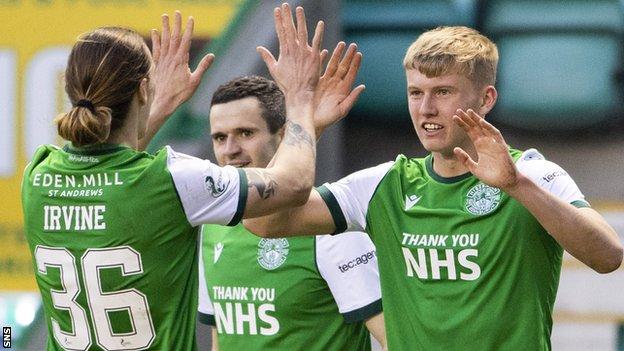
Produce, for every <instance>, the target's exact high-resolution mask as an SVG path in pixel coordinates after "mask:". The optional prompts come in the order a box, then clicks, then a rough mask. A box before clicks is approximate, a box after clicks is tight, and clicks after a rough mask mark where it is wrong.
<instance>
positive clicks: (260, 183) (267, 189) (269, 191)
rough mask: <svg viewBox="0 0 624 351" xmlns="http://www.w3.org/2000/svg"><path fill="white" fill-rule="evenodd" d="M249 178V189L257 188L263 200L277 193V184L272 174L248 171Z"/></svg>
mask: <svg viewBox="0 0 624 351" xmlns="http://www.w3.org/2000/svg"><path fill="white" fill-rule="evenodd" d="M246 172H247V178H248V180H249V183H248V184H249V185H248V187H249V188H252V187H253V188H256V190H258V195H260V198H262V199H263V200H266V199H268V198H270V197H271V196H273V195H275V192H276V191H277V182H276V181H275V179H274V178H273V176H272V175H271V173H269V172H266V171H262V170H255V169H254V170H247V171H246Z"/></svg>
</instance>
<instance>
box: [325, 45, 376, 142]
mask: <svg viewBox="0 0 624 351" xmlns="http://www.w3.org/2000/svg"><path fill="white" fill-rule="evenodd" d="M345 47H346V44H345V43H344V42H340V43H338V45H336V48H335V49H334V52H333V53H332V56H331V58H330V59H329V62H328V63H327V68H326V69H325V73H324V74H323V75H322V76H321V78H320V79H319V83H318V86H317V88H316V95H315V100H316V111H315V112H314V126H315V128H316V131H317V132H316V135H317V136H318V135H320V133H321V132H322V131H323V130H324V129H325V128H326V127H328V126H329V125H331V124H333V123H335V122H337V121H339V120H341V119H342V118H344V117H345V116H346V115H347V113H349V111H350V110H351V108H352V107H353V105H354V104H355V102H356V101H357V99H358V97H359V96H360V94H361V93H362V91H364V88H365V86H364V85H358V86H357V87H355V88H354V89H352V87H353V84H354V83H355V78H356V77H357V72H358V70H359V69H360V64H361V63H362V53H361V52H357V45H355V44H351V45H349V48H348V49H347V52H346V53H345ZM343 54H344V56H343ZM323 56H325V51H324V52H323ZM341 57H342V60H341V59H340V58H341Z"/></svg>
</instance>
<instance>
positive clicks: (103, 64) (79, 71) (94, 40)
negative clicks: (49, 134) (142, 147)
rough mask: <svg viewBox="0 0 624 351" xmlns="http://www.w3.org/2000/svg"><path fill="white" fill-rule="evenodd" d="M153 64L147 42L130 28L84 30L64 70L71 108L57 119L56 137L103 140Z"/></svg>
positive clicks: (80, 143)
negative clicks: (85, 31) (57, 134)
mask: <svg viewBox="0 0 624 351" xmlns="http://www.w3.org/2000/svg"><path fill="white" fill-rule="evenodd" d="M151 67H152V59H151V55H150V53H149V50H148V48H147V45H145V42H144V40H143V38H141V36H140V35H139V34H138V33H137V32H135V31H133V30H131V29H126V28H120V27H103V28H98V29H96V30H94V31H92V32H88V33H85V34H82V35H81V36H80V37H79V38H78V41H77V42H76V44H74V47H73V48H72V51H71V53H70V55H69V60H68V63H67V69H66V70H65V91H66V92H67V95H68V96H69V100H70V101H71V103H72V106H73V108H72V109H71V110H70V111H69V112H66V113H62V114H60V115H58V116H57V117H56V119H55V122H56V124H57V128H58V133H59V135H60V136H61V137H62V138H64V139H66V140H69V141H71V142H72V144H73V145H75V146H88V145H94V144H98V143H103V142H105V141H106V140H107V139H108V137H109V136H110V133H111V132H112V131H114V130H116V129H118V128H120V127H121V126H122V125H123V123H124V120H125V118H126V116H127V114H128V111H129V109H130V104H131V102H132V98H133V97H134V94H135V93H136V92H137V91H138V90H139V87H140V84H141V81H142V80H143V79H144V78H147V77H148V75H149V71H150V69H151Z"/></svg>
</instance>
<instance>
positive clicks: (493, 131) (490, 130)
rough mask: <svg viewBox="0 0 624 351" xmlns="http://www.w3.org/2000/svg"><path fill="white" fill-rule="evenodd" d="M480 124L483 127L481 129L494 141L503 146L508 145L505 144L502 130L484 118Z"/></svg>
mask: <svg viewBox="0 0 624 351" xmlns="http://www.w3.org/2000/svg"><path fill="white" fill-rule="evenodd" d="M479 124H480V125H481V127H482V128H483V129H484V130H485V132H486V133H485V134H486V135H488V136H490V137H492V138H494V140H496V142H498V143H501V144H506V143H505V139H504V138H503V135H502V134H501V132H500V130H498V129H497V128H496V127H494V126H493V125H492V124H491V123H490V122H488V121H486V120H485V119H484V118H482V119H481V120H480V121H479Z"/></svg>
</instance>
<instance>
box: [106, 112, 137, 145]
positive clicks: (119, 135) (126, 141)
mask: <svg viewBox="0 0 624 351" xmlns="http://www.w3.org/2000/svg"><path fill="white" fill-rule="evenodd" d="M138 118H139V116H138V111H137V110H136V109H135V108H132V106H131V108H130V111H129V112H128V115H127V116H126V118H125V119H124V122H123V125H122V126H121V127H120V128H118V129H117V130H115V131H111V134H110V136H109V137H108V140H107V141H106V142H107V143H109V144H120V145H125V146H129V147H131V148H133V149H137V148H138V145H139V126H138Z"/></svg>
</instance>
